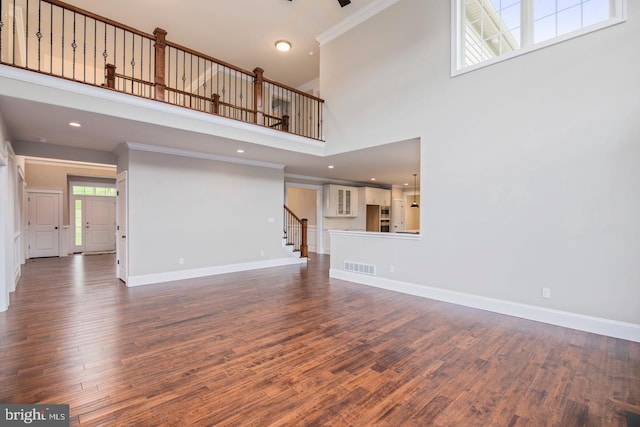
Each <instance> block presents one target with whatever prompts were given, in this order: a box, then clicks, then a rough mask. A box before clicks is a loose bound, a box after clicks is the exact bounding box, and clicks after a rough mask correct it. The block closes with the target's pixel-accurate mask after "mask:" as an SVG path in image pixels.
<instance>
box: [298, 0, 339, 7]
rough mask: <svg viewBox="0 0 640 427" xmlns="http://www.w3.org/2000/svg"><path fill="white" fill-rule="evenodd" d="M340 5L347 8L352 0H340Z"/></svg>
mask: <svg viewBox="0 0 640 427" xmlns="http://www.w3.org/2000/svg"><path fill="white" fill-rule="evenodd" d="M289 1H293V0H289ZM338 3H340V7H345V6H347V5H349V4H351V0H338Z"/></svg>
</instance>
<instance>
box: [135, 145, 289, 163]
mask: <svg viewBox="0 0 640 427" xmlns="http://www.w3.org/2000/svg"><path fill="white" fill-rule="evenodd" d="M126 146H127V147H128V148H129V149H130V150H133V151H146V152H149V153H159V154H169V155H172V156H181V157H191V158H194V159H203V160H214V161H217V162H225V163H235V164H239V165H246V166H257V167H261V168H268V169H284V165H281V164H278V163H269V162H261V161H258V160H250V159H239V158H237V157H228V156H220V155H217V154H211V153H204V152H201V151H192V150H184V149H182V148H170V147H160V146H157V145H148V144H140V143H137V142H126Z"/></svg>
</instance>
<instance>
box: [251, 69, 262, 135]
mask: <svg viewBox="0 0 640 427" xmlns="http://www.w3.org/2000/svg"><path fill="white" fill-rule="evenodd" d="M253 72H254V74H255V75H256V78H255V80H254V82H253V111H254V113H255V116H254V121H255V123H256V124H257V125H264V107H263V104H262V82H263V81H264V80H263V76H262V75H263V73H264V70H263V69H262V68H260V67H257V68H256V69H255V70H253Z"/></svg>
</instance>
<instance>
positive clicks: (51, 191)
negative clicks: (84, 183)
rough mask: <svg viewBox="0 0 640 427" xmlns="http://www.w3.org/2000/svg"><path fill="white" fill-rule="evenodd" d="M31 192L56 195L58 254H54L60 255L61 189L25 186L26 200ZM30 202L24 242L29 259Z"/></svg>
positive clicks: (61, 234)
mask: <svg viewBox="0 0 640 427" xmlns="http://www.w3.org/2000/svg"><path fill="white" fill-rule="evenodd" d="M32 193H46V194H54V195H57V197H58V254H57V255H56V256H58V257H59V256H61V255H60V252H61V251H62V236H63V233H62V193H63V191H62V190H56V189H51V188H29V187H27V201H28V200H29V198H30V197H31V194H32ZM29 209H30V204H29V203H27V232H26V236H25V237H26V244H27V258H29V259H31V222H30V220H29V218H31V212H30V211H29Z"/></svg>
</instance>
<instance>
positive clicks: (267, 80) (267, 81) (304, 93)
mask: <svg viewBox="0 0 640 427" xmlns="http://www.w3.org/2000/svg"><path fill="white" fill-rule="evenodd" d="M262 80H263V81H264V82H265V83H271V84H272V85H274V86H278V87H281V88H282V89H285V90H288V91H290V92H293V93H296V94H298V95H302V96H304V97H305V98H309V99H312V100H314V101H317V102H320V103H322V104H324V99H321V98H318V97H316V96H313V95H310V94H308V93H306V92H303V91H301V90H298V89H295V88H292V87H291V86H287V85H285V84H282V83H278V82H276V81H273V80H271V79H268V78H266V77H263V79H262Z"/></svg>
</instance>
